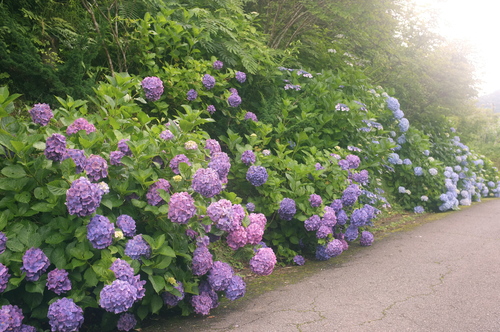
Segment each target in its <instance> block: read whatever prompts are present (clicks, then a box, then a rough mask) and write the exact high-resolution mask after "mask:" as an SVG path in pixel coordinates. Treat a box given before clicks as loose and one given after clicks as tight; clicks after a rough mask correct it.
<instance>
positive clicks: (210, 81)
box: [201, 74, 215, 90]
mask: <svg viewBox="0 0 500 332" xmlns="http://www.w3.org/2000/svg"><path fill="white" fill-rule="evenodd" d="M201 82H202V83H203V86H204V87H205V88H206V89H207V90H210V89H212V88H213V87H214V86H215V78H214V77H213V76H212V75H209V74H205V75H204V76H203V78H202V79H201Z"/></svg>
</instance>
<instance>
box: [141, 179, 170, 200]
mask: <svg viewBox="0 0 500 332" xmlns="http://www.w3.org/2000/svg"><path fill="white" fill-rule="evenodd" d="M160 189H163V190H165V191H166V192H167V193H168V191H169V190H170V183H169V182H168V181H167V180H165V179H158V180H157V181H156V182H155V183H153V184H152V185H151V186H149V189H148V192H147V194H146V199H147V200H148V204H149V205H153V206H156V205H159V204H160V203H162V204H163V203H165V201H164V200H163V198H161V196H160V194H159V192H158V190H160Z"/></svg>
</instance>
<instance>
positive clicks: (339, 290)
mask: <svg viewBox="0 0 500 332" xmlns="http://www.w3.org/2000/svg"><path fill="white" fill-rule="evenodd" d="M346 253H347V252H346ZM239 301H242V302H241V304H239V305H238V306H237V308H236V309H235V308H231V306H229V309H224V308H221V309H220V310H219V309H217V310H214V312H213V317H211V318H201V317H198V318H197V317H194V318H193V317H190V318H189V319H187V320H182V321H181V322H177V323H169V320H168V319H167V320H166V321H163V320H160V321H158V322H157V323H156V324H155V326H152V327H149V328H144V329H143V330H142V331H143V332H164V331H165V332H166V331H190V332H192V331H193V332H194V331H236V332H274V331H276V332H288V331H290V332H299V331H300V332H309V331H310V332H318V331H321V332H322V331H340V332H351V331H352V332H364V331H370V332H378V331H383V332H391V331H398V332H399V331H432V332H439V331H450V332H451V331H453V332H457V331H467V332H468V331H471V332H482V331H491V332H498V331H500V200H498V199H495V200H489V201H487V202H483V203H479V204H475V205H473V206H472V207H469V208H466V209H464V210H462V211H459V212H454V213H451V214H447V215H446V216H444V217H443V218H442V219H438V220H434V221H432V222H428V223H425V224H423V225H421V226H418V227H417V228H414V229H412V230H409V231H404V232H399V233H394V234H391V235H390V236H387V237H385V238H383V239H381V240H380V241H376V242H375V243H374V244H373V246H371V247H368V248H360V249H359V250H354V254H352V255H351V256H350V257H349V259H347V260H344V262H343V263H341V264H332V263H331V262H330V261H329V262H327V263H326V264H325V265H324V268H322V269H321V270H318V271H317V273H314V274H312V275H311V276H309V277H306V278H303V279H302V280H301V281H299V282H298V283H295V284H289V285H283V286H281V287H276V289H275V290H273V291H270V292H266V293H264V294H262V295H260V296H257V297H254V298H251V299H249V300H245V299H241V300H239Z"/></svg>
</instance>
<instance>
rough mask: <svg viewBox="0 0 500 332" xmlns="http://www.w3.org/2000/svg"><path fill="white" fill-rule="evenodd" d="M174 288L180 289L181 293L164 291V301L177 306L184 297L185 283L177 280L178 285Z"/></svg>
mask: <svg viewBox="0 0 500 332" xmlns="http://www.w3.org/2000/svg"><path fill="white" fill-rule="evenodd" d="M174 288H175V289H176V290H177V291H179V293H181V295H174V294H172V293H170V292H163V293H162V294H161V297H162V299H163V303H165V304H166V305H168V306H171V307H175V306H176V305H177V304H179V302H180V301H182V300H183V299H184V285H183V284H182V282H180V281H177V286H174Z"/></svg>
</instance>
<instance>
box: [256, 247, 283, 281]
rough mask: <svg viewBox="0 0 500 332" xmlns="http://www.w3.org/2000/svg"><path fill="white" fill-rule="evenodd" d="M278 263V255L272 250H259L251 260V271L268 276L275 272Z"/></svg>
mask: <svg viewBox="0 0 500 332" xmlns="http://www.w3.org/2000/svg"><path fill="white" fill-rule="evenodd" d="M276 263H277V260H276V255H275V254H274V251H273V250H272V249H271V248H259V249H257V252H256V253H255V255H254V256H253V257H252V258H251V259H250V269H251V270H252V272H253V273H255V274H258V275H261V276H268V275H270V274H271V273H272V272H273V270H274V265H276Z"/></svg>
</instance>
